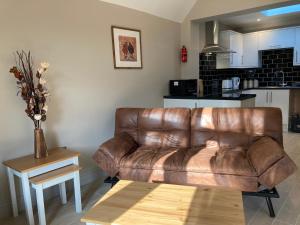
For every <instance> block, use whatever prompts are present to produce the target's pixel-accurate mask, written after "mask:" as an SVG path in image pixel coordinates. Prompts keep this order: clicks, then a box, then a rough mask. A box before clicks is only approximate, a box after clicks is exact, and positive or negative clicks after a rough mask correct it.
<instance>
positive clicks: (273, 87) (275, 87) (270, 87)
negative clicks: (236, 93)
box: [241, 86, 300, 91]
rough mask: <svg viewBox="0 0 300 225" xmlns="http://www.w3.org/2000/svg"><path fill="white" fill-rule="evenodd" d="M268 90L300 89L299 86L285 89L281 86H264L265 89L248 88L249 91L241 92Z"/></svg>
mask: <svg viewBox="0 0 300 225" xmlns="http://www.w3.org/2000/svg"><path fill="white" fill-rule="evenodd" d="M260 89H262V90H266V89H273V90H274V89H275V90H276V89H277V90H290V89H300V87H298V86H285V87H280V86H264V87H257V88H247V89H242V90H241V91H246V90H260Z"/></svg>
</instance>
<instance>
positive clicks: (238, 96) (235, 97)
mask: <svg viewBox="0 0 300 225" xmlns="http://www.w3.org/2000/svg"><path fill="white" fill-rule="evenodd" d="M255 97H256V95H255V94H236V93H232V94H226V96H224V95H223V96H222V94H218V95H205V96H169V95H168V96H164V98H165V99H203V100H236V101H242V100H246V99H250V98H255Z"/></svg>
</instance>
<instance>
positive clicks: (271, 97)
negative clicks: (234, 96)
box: [243, 89, 290, 130]
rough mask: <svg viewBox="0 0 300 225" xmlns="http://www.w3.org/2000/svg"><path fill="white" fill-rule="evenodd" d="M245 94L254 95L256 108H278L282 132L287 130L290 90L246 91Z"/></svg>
mask: <svg viewBox="0 0 300 225" xmlns="http://www.w3.org/2000/svg"><path fill="white" fill-rule="evenodd" d="M243 93H245V94H256V98H255V106H256V107H275V108H280V109H281V112H282V124H283V128H284V130H287V129H288V124H289V107H290V106H289V105H290V104H289V102H290V90H271V89H264V90H257V89H256V90H247V91H243Z"/></svg>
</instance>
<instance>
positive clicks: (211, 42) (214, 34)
mask: <svg viewBox="0 0 300 225" xmlns="http://www.w3.org/2000/svg"><path fill="white" fill-rule="evenodd" d="M205 33H206V34H205V36H206V41H205V43H206V44H205V46H204V48H203V50H202V52H201V53H206V54H212V53H220V54H221V53H222V54H226V53H228V54H229V53H235V52H234V51H230V50H229V49H227V48H225V47H222V46H220V45H219V22H218V21H216V20H214V21H209V22H206V23H205Z"/></svg>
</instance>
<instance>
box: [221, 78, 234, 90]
mask: <svg viewBox="0 0 300 225" xmlns="http://www.w3.org/2000/svg"><path fill="white" fill-rule="evenodd" d="M229 90H232V80H231V79H227V80H222V92H224V91H229Z"/></svg>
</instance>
